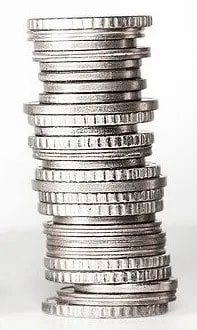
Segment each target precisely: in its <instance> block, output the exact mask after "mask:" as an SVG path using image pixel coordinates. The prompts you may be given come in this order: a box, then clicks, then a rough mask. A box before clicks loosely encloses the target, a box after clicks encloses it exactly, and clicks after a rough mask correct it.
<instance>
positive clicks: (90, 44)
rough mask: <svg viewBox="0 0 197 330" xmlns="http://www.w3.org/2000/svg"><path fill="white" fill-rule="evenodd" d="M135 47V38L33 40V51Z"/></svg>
mask: <svg viewBox="0 0 197 330" xmlns="http://www.w3.org/2000/svg"><path fill="white" fill-rule="evenodd" d="M133 47H136V40H135V39H132V38H131V39H129V38H126V39H120V40H118V39H114V40H76V41H75V40H67V39H63V40H46V39H45V40H35V41H34V50H35V51H68V50H70V51H75V50H95V49H98V50H100V49H106V50H108V49H116V48H133Z"/></svg>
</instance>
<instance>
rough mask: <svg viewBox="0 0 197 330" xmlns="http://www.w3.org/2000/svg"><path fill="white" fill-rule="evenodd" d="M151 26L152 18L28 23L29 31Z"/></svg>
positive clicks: (100, 18)
mask: <svg viewBox="0 0 197 330" xmlns="http://www.w3.org/2000/svg"><path fill="white" fill-rule="evenodd" d="M151 25H152V17H151V16H116V17H115V16H112V17H69V18H34V19H29V20H28V21H27V29H28V30H33V31H42V30H78V29H79V30H82V29H83V30H86V29H87V30H88V29H112V30H113V29H118V28H122V29H123V28H139V27H141V28H143V27H147V26H151Z"/></svg>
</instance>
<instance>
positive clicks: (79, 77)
mask: <svg viewBox="0 0 197 330" xmlns="http://www.w3.org/2000/svg"><path fill="white" fill-rule="evenodd" d="M139 77H140V70H139V69H137V68H132V69H131V68H129V69H122V70H117V69H116V70H92V71H90V70H86V71H85V70H84V71H76V72H73V71H71V72H70V71H63V72H62V71H55V72H54V71H52V72H51V71H50V72H47V71H41V72H40V73H39V79H40V80H41V81H89V80H91V81H95V80H96V81H98V80H111V79H112V80H114V79H115V80H117V79H133V78H139Z"/></svg>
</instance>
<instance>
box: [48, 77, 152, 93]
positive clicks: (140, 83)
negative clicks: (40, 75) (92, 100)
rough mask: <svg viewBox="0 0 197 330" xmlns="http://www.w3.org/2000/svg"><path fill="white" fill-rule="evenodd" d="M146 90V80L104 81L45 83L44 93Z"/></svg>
mask: <svg viewBox="0 0 197 330" xmlns="http://www.w3.org/2000/svg"><path fill="white" fill-rule="evenodd" d="M145 88H146V80H145V79H124V80H108V81H107V80H104V81H99V82H95V81H94V82H92V81H91V82H86V81H80V82H52V81H49V82H47V81H46V82H44V92H46V93H100V92H102V93H104V92H111V91H113V92H130V91H135V90H137V91H139V90H141V89H145Z"/></svg>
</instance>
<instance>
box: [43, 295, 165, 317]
mask: <svg viewBox="0 0 197 330" xmlns="http://www.w3.org/2000/svg"><path fill="white" fill-rule="evenodd" d="M42 310H43V312H44V313H47V314H50V315H56V316H66V317H85V318H86V317H87V318H104V319H105V318H112V319H113V318H115V319H116V318H131V317H132V318H134V317H135V318H137V317H150V316H155V315H162V314H165V313H166V312H167V311H168V305H167V304H153V305H142V306H134V305H132V306H111V307H110V306H84V305H81V306H80V305H72V304H62V303H60V301H59V300H58V299H57V298H49V299H47V300H46V301H44V302H43V303H42Z"/></svg>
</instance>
